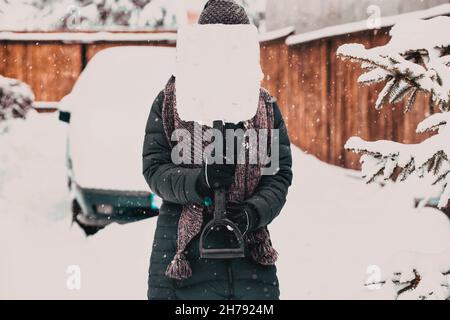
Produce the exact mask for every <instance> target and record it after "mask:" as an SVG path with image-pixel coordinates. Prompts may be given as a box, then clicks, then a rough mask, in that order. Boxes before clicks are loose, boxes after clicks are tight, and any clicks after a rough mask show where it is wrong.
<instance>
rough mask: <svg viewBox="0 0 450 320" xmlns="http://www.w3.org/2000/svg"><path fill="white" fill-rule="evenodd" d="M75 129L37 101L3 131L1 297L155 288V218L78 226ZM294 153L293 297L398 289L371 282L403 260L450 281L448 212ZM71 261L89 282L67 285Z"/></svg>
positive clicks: (280, 228)
mask: <svg viewBox="0 0 450 320" xmlns="http://www.w3.org/2000/svg"><path fill="white" fill-rule="evenodd" d="M66 129H67V127H66V125H65V124H63V123H60V122H58V121H57V116H56V115H38V114H35V113H34V112H33V113H32V114H31V115H30V117H28V118H27V120H25V121H24V120H21V119H16V120H13V121H12V124H11V130H10V134H8V135H3V136H0V173H3V176H2V177H0V208H1V210H0V252H2V259H0V284H1V285H0V298H25V299H28V298H42V299H51V298H59V299H145V297H146V290H147V270H148V261H149V257H150V252H151V245H152V239H153V234H154V230H155V227H156V220H155V219H149V220H146V221H141V222H138V223H133V224H130V225H122V226H119V225H115V224H113V225H111V226H108V227H107V228H106V229H104V230H102V231H101V232H99V233H98V234H97V235H95V236H93V237H91V238H88V239H86V238H85V237H84V235H83V232H82V231H81V230H80V229H78V227H77V226H76V225H73V226H72V227H71V226H70V204H69V195H68V191H67V187H66V169H65V157H64V152H65V140H66ZM293 157H294V167H293V170H294V173H295V176H294V177H295V178H294V184H293V186H292V188H291V190H290V193H289V196H288V201H287V205H286V207H285V209H284V210H283V212H282V213H281V215H280V216H279V217H278V218H277V219H275V221H274V223H273V224H272V225H271V226H270V230H271V234H272V239H273V243H274V245H275V247H276V249H277V250H278V251H279V253H280V260H279V263H278V264H277V267H278V276H279V278H280V286H281V293H282V298H283V299H313V298H323V299H383V298H384V299H390V298H396V297H397V294H396V292H394V290H386V289H385V288H387V287H386V286H381V287H379V286H376V285H375V286H372V287H371V286H365V285H364V284H365V283H371V282H376V281H384V280H385V279H389V278H395V277H390V276H391V275H392V273H393V272H394V273H398V272H401V271H403V270H408V272H406V271H405V272H404V273H403V279H404V280H405V281H406V280H409V277H410V275H411V272H409V271H410V270H412V268H411V267H414V269H417V270H418V272H419V273H420V274H421V275H425V274H426V275H427V279H429V281H428V280H427V282H426V283H429V284H432V285H433V286H434V285H435V284H436V283H438V282H442V281H441V280H443V279H442V278H439V277H441V275H439V274H436V273H435V272H434V271H435V270H441V269H439V268H440V266H441V265H444V266H445V265H446V264H445V263H444V262H445V261H444V259H446V258H447V259H448V257H449V255H448V253H447V254H444V252H445V245H446V244H448V243H449V241H450V230H449V222H448V219H447V218H446V217H445V216H444V215H443V214H442V213H441V212H440V211H438V210H435V209H430V208H426V209H423V210H420V211H417V210H413V211H411V210H412V209H411V208H412V203H411V195H410V194H409V192H410V191H413V190H404V189H403V188H398V185H395V184H390V185H389V186H388V187H387V189H383V188H380V187H378V186H377V185H367V186H366V185H361V181H360V180H359V179H357V178H356V174H357V173H356V172H353V171H349V170H344V169H340V168H336V167H332V166H329V165H326V164H324V163H322V162H319V161H318V160H317V159H315V158H313V157H311V156H307V155H305V154H304V153H303V152H301V151H300V150H298V149H296V148H294V149H293ZM92 174H94V172H92ZM399 252H400V253H401V254H399ZM72 266H75V267H79V270H80V275H81V288H80V290H71V289H69V287H68V286H67V282H68V279H70V276H72V273H71V272H70V270H72V269H71V267H72ZM393 270H396V271H393ZM428 276H429V278H428ZM403 279H402V281H403ZM394 280H395V279H394ZM449 280H450V279H449V276H447V281H449ZM426 283H424V285H425V284H426ZM427 286H428V285H427ZM427 286H425V288H426V287H427ZM442 289H445V287H442ZM425 291H429V290H425ZM422 292H424V291H422ZM411 293H414V291H407V292H405V293H404V294H402V295H401V297H403V298H413V297H412V296H410V294H411ZM444 293H445V292H444Z"/></svg>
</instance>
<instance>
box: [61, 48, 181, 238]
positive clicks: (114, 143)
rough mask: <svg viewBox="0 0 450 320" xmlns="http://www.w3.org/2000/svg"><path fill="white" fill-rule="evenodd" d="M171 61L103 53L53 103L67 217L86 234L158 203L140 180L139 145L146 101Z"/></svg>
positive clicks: (132, 52) (155, 51) (128, 52)
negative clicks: (63, 154) (62, 146)
mask: <svg viewBox="0 0 450 320" xmlns="http://www.w3.org/2000/svg"><path fill="white" fill-rule="evenodd" d="M174 62H175V49H174V48H161V47H117V48H110V49H106V50H103V51H101V52H99V53H98V54H97V55H95V56H94V57H93V59H92V60H91V61H90V62H89V64H88V65H87V67H86V69H85V70H84V71H83V72H82V74H81V75H80V78H79V79H78V81H77V82H76V84H75V86H74V88H73V90H72V92H71V93H70V94H69V95H67V96H65V97H64V98H63V99H62V100H61V102H60V111H59V112H60V114H59V118H60V120H61V121H64V122H67V123H69V127H68V128H69V129H68V141H67V169H68V184H69V188H70V190H71V197H72V212H73V217H74V221H76V222H77V223H78V224H79V225H80V226H81V227H82V228H83V229H84V230H85V231H86V233H87V234H93V233H95V232H97V231H98V230H99V229H101V228H103V227H105V226H106V225H108V224H109V223H111V222H118V223H128V222H132V221H136V220H140V219H143V218H146V217H151V216H155V215H157V214H158V204H159V201H160V200H159V199H158V198H157V197H156V196H155V195H153V194H152V193H151V192H150V191H149V188H148V185H147V184H146V183H145V179H144V178H143V176H142V145H143V138H144V132H145V125H146V121H147V117H148V114H149V112H150V108H151V105H152V102H153V100H154V99H155V97H156V96H157V94H158V92H159V91H160V90H161V89H162V88H163V87H164V85H165V83H166V82H167V80H168V79H169V77H170V75H171V73H172V71H173V68H174Z"/></svg>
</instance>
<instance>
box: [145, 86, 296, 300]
mask: <svg viewBox="0 0 450 320" xmlns="http://www.w3.org/2000/svg"><path fill="white" fill-rule="evenodd" d="M163 101H164V92H163V91H162V92H161V93H160V94H159V95H158V96H157V98H156V99H155V101H154V103H153V106H152V109H151V112H150V115H149V118H148V122H147V127H146V134H145V141H144V148H143V173H144V176H145V179H146V180H147V183H148V185H149V186H150V188H151V190H152V191H153V192H154V193H156V194H157V195H158V196H160V197H161V198H162V199H163V203H162V206H161V208H160V213H159V216H158V221H157V228H156V232H155V236H154V243H153V247H152V254H151V258H150V270H149V291H148V297H149V299H181V298H183V299H185V298H186V297H185V294H184V293H185V292H187V291H189V290H191V291H194V292H195V293H196V294H195V295H192V294H191V295H190V296H191V297H193V298H194V299H197V298H203V299H212V298H214V297H213V295H212V291H214V290H213V289H212V288H214V287H218V288H223V290H224V291H227V292H226V294H225V293H224V296H223V297H224V298H226V297H235V298H237V299H239V298H251V299H263V298H264V297H266V298H268V299H276V298H278V295H279V290H278V279H277V275H276V267H275V266H262V265H259V264H257V263H255V262H254V261H253V260H252V259H251V258H249V257H248V256H247V257H246V258H241V259H233V260H206V259H200V257H199V237H198V236H197V237H196V238H195V239H194V240H193V241H192V242H191V243H190V244H189V246H188V254H187V259H188V260H189V262H190V265H191V267H192V272H193V276H192V277H190V278H188V279H186V280H174V279H171V278H168V277H166V276H165V271H166V268H167V265H168V264H169V263H170V262H171V259H172V258H173V256H174V254H175V252H176V239H177V226H178V220H179V217H180V213H181V209H182V206H183V205H185V204H189V203H202V198H201V196H200V195H199V194H198V192H197V190H196V181H197V178H198V176H199V174H200V170H201V169H191V168H183V167H182V166H177V165H174V164H173V163H172V161H171V147H170V144H169V141H168V140H167V138H166V135H165V132H164V128H163V121H162V119H161V113H162V107H163ZM272 106H273V108H274V114H275V119H274V127H275V128H277V129H279V130H280V135H279V139H280V151H279V152H280V159H279V161H280V165H279V168H280V169H279V171H278V173H277V174H275V175H272V176H263V177H262V178H261V181H260V183H259V185H258V188H257V190H256V192H255V193H254V194H253V195H252V196H251V197H250V198H248V199H247V200H246V202H248V203H250V204H252V205H253V207H255V208H256V209H257V211H258V214H259V217H260V219H259V227H262V226H266V225H268V224H270V223H271V222H272V220H273V219H274V218H275V217H276V216H278V214H279V213H280V211H281V209H282V208H283V206H284V204H285V201H286V195H287V192H288V188H289V186H290V185H291V181H292V171H291V165H292V158H291V150H290V142H289V138H288V135H287V130H286V126H285V124H284V121H283V118H282V116H281V112H280V110H279V108H278V106H277V104H276V102H274V103H273V104H272ZM207 219H208V217H205V219H204V224H206V223H207V222H208V220H207ZM274 245H275V248H276V243H275V244H274ZM192 288H197V289H195V290H192ZM208 288H209V290H208ZM221 290H222V289H221ZM242 290H244V291H242ZM245 291H248V292H249V293H250V294H249V295H246V292H245ZM252 292H253V293H255V294H256V293H257V294H256V295H254V294H253V295H252V294H251V293H252Z"/></svg>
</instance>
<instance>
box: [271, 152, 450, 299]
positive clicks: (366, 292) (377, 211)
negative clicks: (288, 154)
mask: <svg viewBox="0 0 450 320" xmlns="http://www.w3.org/2000/svg"><path fill="white" fill-rule="evenodd" d="M293 158H294V167H293V170H294V183H293V186H292V187H291V190H290V192H289V195H288V200H287V203H286V207H285V208H284V209H283V211H282V213H281V215H280V216H279V217H278V218H277V219H275V221H274V223H273V224H272V225H271V226H270V230H271V234H272V238H273V243H274V245H275V248H276V249H277V251H278V252H279V253H280V258H279V263H278V265H277V268H278V276H279V278H280V285H281V292H282V298H283V299H299V298H302V299H396V298H400V299H405V298H407V299H415V298H418V297H419V296H421V295H423V291H422V290H421V291H416V290H414V291H406V292H404V293H402V294H401V295H398V292H399V291H400V290H401V289H402V288H403V287H404V286H405V284H396V283H395V282H393V281H395V280H396V277H398V276H399V274H401V275H403V279H405V281H406V280H409V279H408V277H407V275H409V274H410V273H411V271H412V270H417V272H418V273H419V274H420V275H421V276H422V277H424V279H426V282H424V283H423V285H424V286H425V283H432V284H434V285H435V286H433V288H431V289H430V288H429V287H428V288H427V289H429V291H428V292H427V293H429V292H434V293H435V297H438V296H440V297H441V298H442V297H448V296H449V295H450V291H449V290H448V281H450V276H446V277H445V278H443V272H444V271H447V272H448V271H450V270H448V269H449V268H448V266H449V264H448V262H449V259H450V255H449V254H448V245H449V243H450V221H449V219H448V218H447V217H446V216H445V215H444V214H443V213H442V212H440V211H438V210H436V209H431V208H423V209H420V210H417V209H414V208H413V205H414V204H413V201H412V198H413V196H412V195H413V194H414V192H415V190H412V189H408V188H402V187H400V186H399V185H397V184H394V183H389V184H388V185H387V186H386V187H385V188H381V187H379V186H378V185H375V184H372V185H364V184H362V183H361V181H360V180H359V179H357V178H356V176H357V172H353V171H350V170H345V169H339V168H336V167H332V166H328V165H326V164H323V163H321V162H319V161H317V159H315V158H313V157H311V156H305V155H304V154H303V153H302V152H301V151H299V150H298V149H294V150H293ZM446 267H447V268H446ZM436 271H439V272H438V273H436ZM441 271H442V272H441ZM383 282H386V283H387V285H384V286H383V285H380V283H383ZM442 282H444V283H443V285H444V286H441V285H440V284H441V283H442ZM372 283H376V284H377V285H372V286H371V285H370V284H372ZM391 284H392V286H391ZM445 285H447V287H446V286H445Z"/></svg>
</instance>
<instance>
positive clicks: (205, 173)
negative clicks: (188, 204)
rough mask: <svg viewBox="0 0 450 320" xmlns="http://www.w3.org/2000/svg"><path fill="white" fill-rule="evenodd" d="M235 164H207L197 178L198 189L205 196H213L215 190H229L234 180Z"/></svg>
mask: <svg viewBox="0 0 450 320" xmlns="http://www.w3.org/2000/svg"><path fill="white" fill-rule="evenodd" d="M235 169H236V167H235V165H233V164H215V163H213V164H205V165H203V169H202V171H201V172H200V175H199V177H198V180H197V191H198V192H199V194H200V195H202V196H203V197H212V196H213V194H214V190H216V189H225V190H229V189H230V187H231V184H232V183H233V180H234V172H235Z"/></svg>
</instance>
